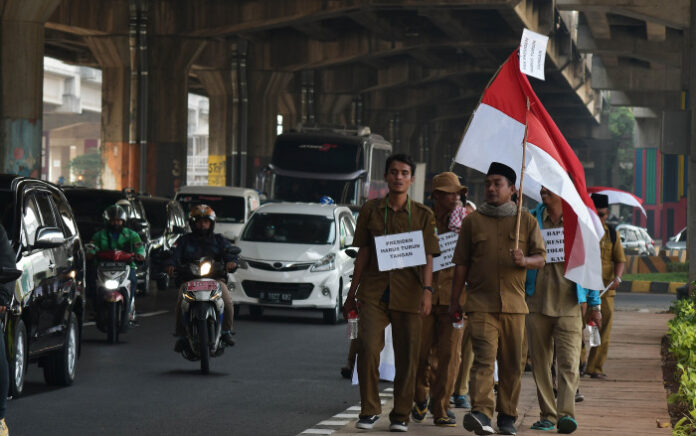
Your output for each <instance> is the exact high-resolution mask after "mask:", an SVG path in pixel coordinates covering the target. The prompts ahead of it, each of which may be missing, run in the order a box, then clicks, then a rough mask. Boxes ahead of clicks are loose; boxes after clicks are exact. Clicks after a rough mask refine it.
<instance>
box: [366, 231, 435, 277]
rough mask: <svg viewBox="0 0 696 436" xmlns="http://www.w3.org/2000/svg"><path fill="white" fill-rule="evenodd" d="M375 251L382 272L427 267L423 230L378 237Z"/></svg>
mask: <svg viewBox="0 0 696 436" xmlns="http://www.w3.org/2000/svg"><path fill="white" fill-rule="evenodd" d="M375 249H376V251H377V264H378V266H379V270H380V271H391V270H393V269H401V268H409V267H412V266H419V265H425V244H424V242H423V231H422V230H417V231H415V232H405V233H396V234H393V235H384V236H376V237H375Z"/></svg>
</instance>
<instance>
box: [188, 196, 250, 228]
mask: <svg viewBox="0 0 696 436" xmlns="http://www.w3.org/2000/svg"><path fill="white" fill-rule="evenodd" d="M176 199H177V200H178V201H179V203H181V206H182V207H183V208H184V211H185V212H186V214H187V215H188V213H189V212H190V211H191V209H192V208H193V207H194V206H198V205H199V204H207V205H208V206H210V207H211V208H212V209H213V210H214V211H215V215H216V216H217V218H216V220H217V222H219V223H243V222H244V197H239V196H232V195H214V194H210V195H206V194H179V195H178V196H177V197H176Z"/></svg>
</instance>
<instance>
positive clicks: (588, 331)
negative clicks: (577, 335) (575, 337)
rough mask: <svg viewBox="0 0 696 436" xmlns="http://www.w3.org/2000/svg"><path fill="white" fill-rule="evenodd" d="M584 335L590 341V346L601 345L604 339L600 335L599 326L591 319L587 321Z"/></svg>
mask: <svg viewBox="0 0 696 436" xmlns="http://www.w3.org/2000/svg"><path fill="white" fill-rule="evenodd" d="M583 336H585V340H586V341H588V342H589V343H590V347H599V346H600V344H601V343H602V339H601V337H600V336H599V327H598V326H597V324H596V323H595V322H594V321H589V322H588V323H587V327H585V332H584V335H583Z"/></svg>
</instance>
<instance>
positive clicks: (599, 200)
mask: <svg viewBox="0 0 696 436" xmlns="http://www.w3.org/2000/svg"><path fill="white" fill-rule="evenodd" d="M591 197H592V202H594V207H595V209H606V208H607V207H609V197H608V196H606V195H604V194H596V193H595V194H592V195H591Z"/></svg>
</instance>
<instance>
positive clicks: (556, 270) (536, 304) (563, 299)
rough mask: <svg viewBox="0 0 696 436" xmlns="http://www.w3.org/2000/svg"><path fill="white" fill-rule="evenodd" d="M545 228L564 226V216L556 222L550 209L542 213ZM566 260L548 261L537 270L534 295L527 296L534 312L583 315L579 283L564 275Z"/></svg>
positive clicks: (551, 314) (548, 314)
mask: <svg viewBox="0 0 696 436" xmlns="http://www.w3.org/2000/svg"><path fill="white" fill-rule="evenodd" d="M542 223H543V226H542V227H543V228H544V229H553V228H559V227H563V217H561V221H560V222H559V223H558V224H554V223H553V221H552V220H551V216H550V215H549V213H548V209H544V212H543V215H542ZM564 269H565V263H564V262H555V263H547V264H546V265H544V267H543V268H541V269H540V270H539V271H538V272H537V278H536V287H535V288H534V295H532V296H531V297H528V298H527V306H528V307H529V311H530V312H532V313H541V314H543V315H546V316H581V315H582V309H581V308H580V305H579V304H578V292H577V285H576V284H575V283H573V282H571V281H570V280H568V279H567V278H565V277H564V276H563V270H564Z"/></svg>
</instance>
